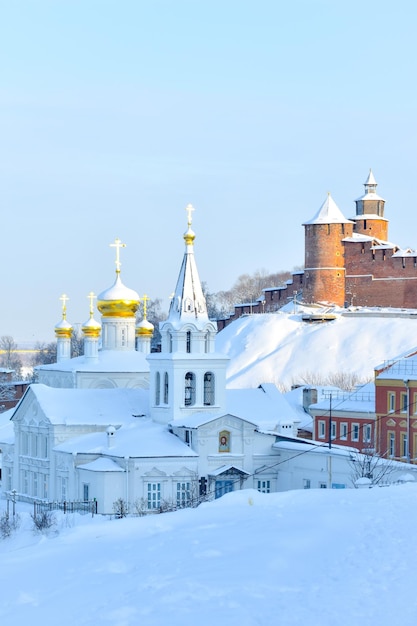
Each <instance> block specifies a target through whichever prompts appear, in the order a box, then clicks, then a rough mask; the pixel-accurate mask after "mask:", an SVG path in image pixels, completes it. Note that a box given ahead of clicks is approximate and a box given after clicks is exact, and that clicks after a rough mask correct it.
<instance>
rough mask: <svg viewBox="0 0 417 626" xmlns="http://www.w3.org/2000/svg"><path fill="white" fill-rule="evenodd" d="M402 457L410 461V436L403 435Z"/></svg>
mask: <svg viewBox="0 0 417 626" xmlns="http://www.w3.org/2000/svg"><path fill="white" fill-rule="evenodd" d="M401 456H402V457H404V458H405V459H408V435H407V433H401Z"/></svg>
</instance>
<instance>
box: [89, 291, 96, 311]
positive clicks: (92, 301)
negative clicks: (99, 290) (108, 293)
mask: <svg viewBox="0 0 417 626" xmlns="http://www.w3.org/2000/svg"><path fill="white" fill-rule="evenodd" d="M87 298H88V299H89V300H90V315H93V314H94V300H95V299H96V298H97V296H96V294H95V293H94V291H90V293H89V294H88V296H87Z"/></svg>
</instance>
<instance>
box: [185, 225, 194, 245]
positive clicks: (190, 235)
mask: <svg viewBox="0 0 417 626" xmlns="http://www.w3.org/2000/svg"><path fill="white" fill-rule="evenodd" d="M194 239H195V232H194V231H193V230H191V228H188V230H187V232H186V233H184V241H185V243H186V245H187V246H192V245H193V244H194Z"/></svg>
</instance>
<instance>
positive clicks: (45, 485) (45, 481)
mask: <svg viewBox="0 0 417 626" xmlns="http://www.w3.org/2000/svg"><path fill="white" fill-rule="evenodd" d="M42 480H43V496H42V497H43V498H45V499H47V498H48V474H43V477H42Z"/></svg>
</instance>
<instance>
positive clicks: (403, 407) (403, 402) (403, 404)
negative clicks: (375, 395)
mask: <svg viewBox="0 0 417 626" xmlns="http://www.w3.org/2000/svg"><path fill="white" fill-rule="evenodd" d="M400 406H401V413H407V411H408V402H407V392H404V391H402V392H401V395H400Z"/></svg>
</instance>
